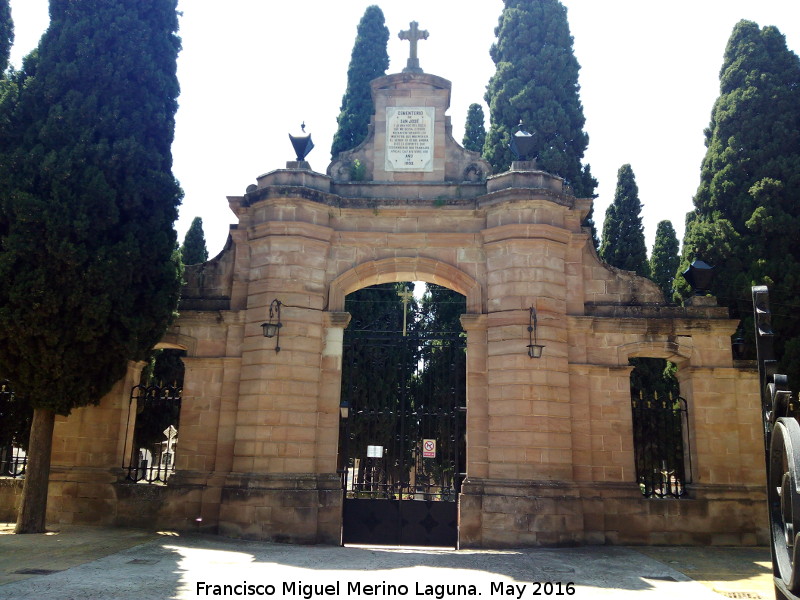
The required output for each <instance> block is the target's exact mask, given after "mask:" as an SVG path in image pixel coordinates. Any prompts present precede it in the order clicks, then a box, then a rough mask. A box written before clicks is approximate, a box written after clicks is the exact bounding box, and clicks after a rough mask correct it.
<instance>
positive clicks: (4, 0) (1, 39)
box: [0, 0, 14, 74]
mask: <svg viewBox="0 0 800 600" xmlns="http://www.w3.org/2000/svg"><path fill="white" fill-rule="evenodd" d="M13 43H14V21H13V20H12V19H11V6H10V5H9V0H0V74H2V73H4V72H5V70H6V68H7V67H8V58H9V56H10V55H11V46H12V44H13Z"/></svg>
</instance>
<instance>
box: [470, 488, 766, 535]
mask: <svg viewBox="0 0 800 600" xmlns="http://www.w3.org/2000/svg"><path fill="white" fill-rule="evenodd" d="M767 523H768V521H767V508H766V498H765V493H764V490H763V489H761V488H760V487H758V488H756V487H748V486H700V485H697V486H691V488H690V489H689V495H688V497H684V498H681V499H666V498H665V499H658V498H645V497H644V496H642V495H641V494H640V493H639V491H638V489H637V488H636V487H635V486H634V485H633V484H599V483H598V484H592V483H587V484H576V483H562V482H524V481H486V480H483V481H482V480H474V479H468V480H467V481H465V482H464V485H463V487H462V494H461V507H460V531H459V539H460V546H461V547H462V548H499V547H514V546H563V545H576V544H626V545H729V546H739V545H743V546H745V545H746V546H750V545H759V544H768V543H769V532H768V530H767Z"/></svg>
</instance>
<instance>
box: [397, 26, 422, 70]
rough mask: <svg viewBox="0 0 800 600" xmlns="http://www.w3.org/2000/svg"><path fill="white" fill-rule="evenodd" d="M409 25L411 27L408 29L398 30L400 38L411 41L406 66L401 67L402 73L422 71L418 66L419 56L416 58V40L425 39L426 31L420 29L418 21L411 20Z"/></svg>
mask: <svg viewBox="0 0 800 600" xmlns="http://www.w3.org/2000/svg"><path fill="white" fill-rule="evenodd" d="M409 25H410V26H411V28H410V29H409V30H408V31H401V32H400V39H401V40H408V41H409V42H411V56H410V57H409V59H408V63H407V64H406V68H405V69H403V73H422V69H420V67H419V58H417V42H418V41H419V40H427V39H428V32H427V31H426V30H424V29H420V28H419V23H417V22H416V21H411V23H409Z"/></svg>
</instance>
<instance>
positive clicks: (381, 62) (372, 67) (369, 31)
mask: <svg viewBox="0 0 800 600" xmlns="http://www.w3.org/2000/svg"><path fill="white" fill-rule="evenodd" d="M388 42H389V29H388V28H387V27H386V25H384V18H383V11H382V10H381V9H380V8H379V7H377V6H375V5H373V6H369V7H367V10H366V11H364V16H363V17H361V21H360V22H359V23H358V28H357V31H356V42H355V45H354V46H353V53H352V55H351V56H350V66H349V67H348V68H347V90H346V91H345V94H344V97H343V98H342V108H341V110H340V112H339V116H338V118H337V119H336V122H337V123H338V124H339V128H338V129H337V131H336V134H335V135H334V136H333V144H332V146H331V154H332V155H333V156H334V157H335V156H336V155H337V154H339V153H340V152H344V151H345V150H351V149H353V148H355V147H356V146H358V145H359V144H360V143H361V142H363V141H364V139H365V138H366V137H367V132H368V128H369V120H370V117H371V116H372V113H373V112H374V111H375V106H374V104H373V102H372V91H371V89H370V82H371V81H372V80H373V79H375V78H377V77H381V76H383V75H385V74H386V69H388V68H389V54H388V51H387V50H386V47H387V44H388Z"/></svg>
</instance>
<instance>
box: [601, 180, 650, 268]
mask: <svg viewBox="0 0 800 600" xmlns="http://www.w3.org/2000/svg"><path fill="white" fill-rule="evenodd" d="M641 213H642V203H641V202H640V201H639V188H638V186H637V185H636V178H635V177H634V174H633V169H632V168H631V166H630V165H622V166H621V167H620V168H619V171H618V172H617V190H616V192H615V193H614V201H613V202H612V203H611V204H610V205H609V207H608V209H607V210H606V220H605V222H604V223H603V239H602V241H601V243H600V253H599V254H600V258H602V259H603V260H604V261H605V262H607V263H608V264H610V265H611V266H612V267H617V268H619V269H625V270H626V271H633V272H634V273H636V274H637V275H641V276H642V277H649V276H650V265H649V264H648V262H647V247H646V246H645V243H644V226H643V225H642V215H641Z"/></svg>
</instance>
